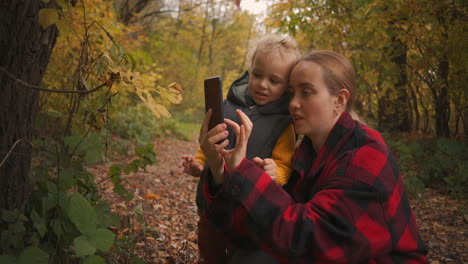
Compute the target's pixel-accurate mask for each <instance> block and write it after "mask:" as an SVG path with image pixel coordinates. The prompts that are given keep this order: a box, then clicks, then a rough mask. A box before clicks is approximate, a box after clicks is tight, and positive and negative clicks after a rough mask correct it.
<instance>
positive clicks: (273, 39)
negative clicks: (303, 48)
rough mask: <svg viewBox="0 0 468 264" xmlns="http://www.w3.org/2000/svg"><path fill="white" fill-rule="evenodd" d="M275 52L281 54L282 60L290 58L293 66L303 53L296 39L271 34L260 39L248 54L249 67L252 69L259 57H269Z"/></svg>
mask: <svg viewBox="0 0 468 264" xmlns="http://www.w3.org/2000/svg"><path fill="white" fill-rule="evenodd" d="M273 52H275V53H277V54H279V55H280V56H281V57H282V58H285V57H286V56H290V57H291V59H292V63H293V64H294V63H296V61H298V60H299V59H300V58H301V53H300V52H299V49H298V48H297V43H296V41H294V39H292V38H290V37H287V36H281V35H276V34H269V35H266V36H264V37H262V38H260V39H258V40H257V41H256V42H255V45H254V47H253V48H251V49H250V52H249V54H248V63H249V67H252V64H253V62H254V61H255V57H256V56H257V55H259V54H262V55H268V54H270V53H273Z"/></svg>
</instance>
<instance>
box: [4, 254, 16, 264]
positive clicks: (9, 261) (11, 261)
mask: <svg viewBox="0 0 468 264" xmlns="http://www.w3.org/2000/svg"><path fill="white" fill-rule="evenodd" d="M0 263H5V264H16V263H17V262H16V258H15V257H13V256H9V255H0Z"/></svg>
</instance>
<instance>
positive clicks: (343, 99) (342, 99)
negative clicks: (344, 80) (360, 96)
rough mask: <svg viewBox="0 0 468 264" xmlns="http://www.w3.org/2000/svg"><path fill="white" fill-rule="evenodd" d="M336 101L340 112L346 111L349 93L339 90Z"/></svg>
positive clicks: (345, 90)
mask: <svg viewBox="0 0 468 264" xmlns="http://www.w3.org/2000/svg"><path fill="white" fill-rule="evenodd" d="M337 97H338V100H336V103H337V106H336V107H338V108H339V109H340V110H341V112H342V111H344V110H345V109H346V104H347V103H348V100H349V91H348V90H347V89H341V90H340V91H339V92H338V96H337Z"/></svg>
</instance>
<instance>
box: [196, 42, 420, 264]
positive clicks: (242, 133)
mask: <svg viewBox="0 0 468 264" xmlns="http://www.w3.org/2000/svg"><path fill="white" fill-rule="evenodd" d="M290 85H291V87H292V89H293V93H294V96H293V98H292V100H291V102H290V105H289V110H290V113H291V116H292V118H293V121H294V126H295V129H296V131H297V133H299V134H302V135H304V139H303V141H302V142H301V144H300V146H299V147H298V149H297V151H296V154H295V156H294V160H293V174H292V176H291V178H290V180H289V182H288V183H287V184H286V186H285V187H284V189H283V188H281V187H280V186H278V185H276V184H275V183H274V182H273V181H272V179H271V178H270V177H269V176H268V175H267V174H266V173H264V172H263V171H262V170H261V169H260V168H258V167H257V166H256V165H255V163H254V162H252V161H249V160H247V159H245V148H246V147H245V145H246V141H247V139H248V137H249V134H250V131H251V129H252V123H251V122H250V120H248V118H247V117H246V116H245V114H243V113H242V112H240V111H239V112H238V115H239V117H240V118H241V120H242V124H243V125H241V126H238V125H237V124H236V123H234V122H232V121H230V120H226V124H220V125H218V126H217V127H215V128H213V129H212V130H210V131H207V122H208V120H209V118H210V115H211V113H210V112H209V113H208V114H207V117H206V119H205V121H204V124H203V126H202V129H201V133H200V144H201V147H202V149H203V151H204V152H205V154H206V155H207V162H208V164H209V167H210V168H211V171H207V174H208V175H206V176H207V177H205V179H206V180H205V182H204V183H203V184H204V195H205V198H206V208H207V215H208V217H209V219H210V220H211V221H212V222H214V223H215V224H216V225H218V226H219V227H220V228H222V229H223V230H225V232H227V233H229V234H230V235H231V236H232V238H233V241H239V242H240V241H242V240H244V239H246V240H248V241H254V242H255V243H257V244H259V245H260V246H261V248H262V249H263V250H264V251H266V252H268V253H269V254H270V255H272V256H274V257H275V258H276V259H278V260H279V261H281V262H282V263H321V262H326V263H330V262H332V263H335V262H336V263H427V262H428V260H427V258H426V256H425V255H426V253H427V252H426V249H425V247H424V245H423V243H422V241H421V239H420V237H419V235H418V231H417V227H416V222H415V218H414V216H413V213H412V211H411V208H410V206H409V202H408V199H407V195H406V192H405V191H404V186H403V183H402V179H401V176H400V174H399V171H398V168H397V165H396V163H395V161H394V159H393V157H392V156H391V154H390V151H389V150H388V148H387V146H386V144H385V143H384V142H383V140H382V138H381V136H380V134H379V133H377V132H376V131H374V130H371V129H370V128H368V127H366V126H365V125H363V124H361V123H360V122H358V121H355V120H353V119H352V117H351V115H350V112H349V111H350V108H351V106H352V103H353V99H354V96H355V73H354V70H353V68H352V66H351V64H350V63H349V61H348V60H347V59H346V58H345V57H343V56H342V55H340V54H338V53H335V52H332V51H313V52H311V53H309V54H307V55H306V56H304V57H303V58H302V59H301V60H299V62H298V63H297V64H296V66H295V67H294V68H293V70H292V72H291V76H290ZM227 125H229V126H231V127H233V129H234V131H235V133H236V136H237V142H236V146H235V148H234V149H232V150H225V149H224V147H225V146H226V145H227V144H228V142H227V140H225V141H223V142H222V143H220V144H216V142H218V141H220V140H223V139H225V138H226V136H227V134H228V132H227V131H226V127H227ZM245 216H247V217H245ZM236 219H247V220H245V221H236Z"/></svg>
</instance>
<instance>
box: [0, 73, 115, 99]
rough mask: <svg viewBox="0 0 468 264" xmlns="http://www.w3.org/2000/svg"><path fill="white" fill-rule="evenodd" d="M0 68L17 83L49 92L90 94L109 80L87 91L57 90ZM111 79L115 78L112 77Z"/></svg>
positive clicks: (105, 84)
mask: <svg viewBox="0 0 468 264" xmlns="http://www.w3.org/2000/svg"><path fill="white" fill-rule="evenodd" d="M0 70H1V71H2V72H3V73H4V74H5V75H7V76H8V77H10V78H11V79H13V80H14V81H16V82H17V83H19V84H21V85H23V86H24V87H26V88H30V89H33V90H38V91H43V92H49V93H73V94H89V93H93V92H95V91H97V90H99V89H101V88H102V87H104V86H107V84H108V83H107V82H104V83H102V84H101V85H99V86H98V87H96V88H93V89H91V90H86V91H69V90H56V89H47V88H41V87H39V86H36V85H32V84H29V83H27V82H25V81H22V80H20V79H18V78H16V77H15V76H14V75H13V74H11V73H9V72H8V71H7V70H5V69H4V68H3V67H0ZM111 80H113V79H112V78H111Z"/></svg>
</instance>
